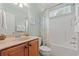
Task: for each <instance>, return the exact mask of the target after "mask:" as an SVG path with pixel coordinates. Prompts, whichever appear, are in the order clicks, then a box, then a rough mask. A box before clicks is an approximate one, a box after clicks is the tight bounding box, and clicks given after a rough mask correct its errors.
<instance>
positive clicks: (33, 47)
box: [29, 40, 39, 56]
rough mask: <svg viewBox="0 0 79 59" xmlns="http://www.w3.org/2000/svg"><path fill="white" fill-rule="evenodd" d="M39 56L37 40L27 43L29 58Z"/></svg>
mask: <svg viewBox="0 0 79 59" xmlns="http://www.w3.org/2000/svg"><path fill="white" fill-rule="evenodd" d="M38 55H39V45H38V40H33V41H30V42H29V56H38Z"/></svg>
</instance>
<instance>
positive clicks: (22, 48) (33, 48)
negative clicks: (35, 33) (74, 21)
mask: <svg viewBox="0 0 79 59" xmlns="http://www.w3.org/2000/svg"><path fill="white" fill-rule="evenodd" d="M38 44H39V43H38V40H37V39H35V40H31V41H28V42H25V43H23V44H19V45H15V46H13V47H10V48H7V49H4V50H2V51H1V52H0V55H1V56H38V55H39V45H38Z"/></svg>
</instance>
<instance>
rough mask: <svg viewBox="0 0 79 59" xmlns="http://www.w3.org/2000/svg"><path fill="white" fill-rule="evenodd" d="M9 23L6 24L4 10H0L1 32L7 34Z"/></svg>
mask: <svg viewBox="0 0 79 59" xmlns="http://www.w3.org/2000/svg"><path fill="white" fill-rule="evenodd" d="M6 31H7V24H6V14H5V12H4V10H0V34H6Z"/></svg>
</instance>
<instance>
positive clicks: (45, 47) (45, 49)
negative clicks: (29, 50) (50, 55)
mask: <svg viewBox="0 0 79 59" xmlns="http://www.w3.org/2000/svg"><path fill="white" fill-rule="evenodd" d="M40 50H42V51H51V49H50V48H49V47H47V46H41V47H40Z"/></svg>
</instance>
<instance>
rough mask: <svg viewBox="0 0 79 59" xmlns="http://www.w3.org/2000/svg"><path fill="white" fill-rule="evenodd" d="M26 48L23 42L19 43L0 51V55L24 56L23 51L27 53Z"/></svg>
mask: <svg viewBox="0 0 79 59" xmlns="http://www.w3.org/2000/svg"><path fill="white" fill-rule="evenodd" d="M26 50H27V51H28V49H26V48H25V44H21V45H18V46H14V47H10V48H8V49H5V50H3V51H1V55H2V56H24V55H25V52H26V55H28V52H27V51H26Z"/></svg>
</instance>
